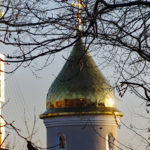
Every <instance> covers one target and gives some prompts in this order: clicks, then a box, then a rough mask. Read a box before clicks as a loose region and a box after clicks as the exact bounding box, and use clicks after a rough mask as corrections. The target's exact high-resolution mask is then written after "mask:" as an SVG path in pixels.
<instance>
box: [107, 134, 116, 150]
mask: <svg viewBox="0 0 150 150" xmlns="http://www.w3.org/2000/svg"><path fill="white" fill-rule="evenodd" d="M114 141H115V138H114V137H113V134H112V133H109V134H108V135H107V136H106V150H114Z"/></svg>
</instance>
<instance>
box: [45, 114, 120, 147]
mask: <svg viewBox="0 0 150 150" xmlns="http://www.w3.org/2000/svg"><path fill="white" fill-rule="evenodd" d="M116 122H117V124H118V123H119V118H118V119H117V120H116V118H115V117H114V116H113V115H105V116H94V115H90V116H68V117H55V118H47V119H45V120H44V123H45V125H46V128H47V148H48V150H50V149H51V150H110V148H109V146H108V145H109V144H108V135H109V134H110V133H111V135H113V137H114V139H115V140H114V142H113V147H114V150H116V149H117V146H116V145H117V127H118V126H117V124H116ZM61 135H63V136H64V137H65V148H62V149H61V148H60V145H59V144H60V141H59V140H60V139H59V138H60V136H61ZM52 147H53V148H52Z"/></svg>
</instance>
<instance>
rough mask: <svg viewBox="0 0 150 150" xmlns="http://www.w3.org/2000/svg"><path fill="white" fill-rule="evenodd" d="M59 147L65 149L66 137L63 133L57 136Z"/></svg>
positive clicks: (61, 149)
mask: <svg viewBox="0 0 150 150" xmlns="http://www.w3.org/2000/svg"><path fill="white" fill-rule="evenodd" d="M59 149H60V150H65V149H66V138H65V136H64V135H60V136H59Z"/></svg>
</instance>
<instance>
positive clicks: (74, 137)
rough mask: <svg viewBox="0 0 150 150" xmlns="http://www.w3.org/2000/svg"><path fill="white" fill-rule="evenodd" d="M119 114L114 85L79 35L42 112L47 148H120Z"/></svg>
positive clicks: (80, 149) (52, 149) (54, 149)
mask: <svg viewBox="0 0 150 150" xmlns="http://www.w3.org/2000/svg"><path fill="white" fill-rule="evenodd" d="M120 117H122V113H121V112H120V111H119V110H117V109H116V99H115V96H114V94H113V91H112V89H111V86H110V85H109V84H108V82H107V81H106V79H105V77H104V76H103V74H102V73H101V72H100V71H99V69H98V67H97V66H96V64H95V62H94V60H93V59H92V57H91V56H90V54H89V53H88V50H87V49H86V48H85V45H84V43H83V42H82V39H81V38H78V40H77V42H76V43H75V45H74V47H73V50H72V52H71V54H70V56H69V58H68V59H67V61H66V63H65V65H64V67H63V68H62V70H61V72H60V73H59V75H58V76H57V77H56V79H55V81H54V82H53V83H52V85H51V86H50V88H49V90H48V93H47V101H46V111H45V112H44V113H43V114H41V115H40V118H41V119H43V120H44V124H45V126H46V129H47V149H48V150H117V147H118V146H117V141H118V139H117V128H118V125H119V120H120Z"/></svg>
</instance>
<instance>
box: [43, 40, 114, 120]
mask: <svg viewBox="0 0 150 150" xmlns="http://www.w3.org/2000/svg"><path fill="white" fill-rule="evenodd" d="M108 98H112V99H114V102H115V97H114V95H113V93H112V91H111V88H110V86H109V84H108V83H107V81H106V80H105V78H104V76H103V74H102V73H101V72H100V71H99V70H98V68H97V66H96V65H95V62H94V61H93V59H92V57H91V56H90V54H89V53H88V52H87V51H86V50H85V46H84V44H83V43H82V40H81V39H80V40H78V41H77V42H76V44H75V46H74V47H73V50H72V52H71V55H70V56H69V58H68V59H67V61H66V63H65V65H64V67H63V68H62V70H61V72H60V73H59V75H58V76H57V78H56V79H55V81H54V82H53V83H52V85H51V87H50V88H49V91H48V94H47V113H46V114H48V113H52V114H53V113H57V111H58V112H59V113H60V112H65V111H66V110H67V109H68V108H71V109H70V110H71V111H72V112H76V111H77V108H78V109H79V108H83V107H84V109H83V110H84V111H85V109H86V108H87V111H88V110H91V108H92V111H93V108H94V109H95V111H97V110H96V109H97V108H98V107H99V108H100V107H103V108H104V107H105V101H106V99H108ZM75 101H77V102H76V103H79V106H78V105H77V104H76V105H75V106H74V102H75ZM57 102H60V103H59V104H58V105H57ZM62 102H65V103H62ZM68 102H69V105H67V104H66V103H68ZM70 103H71V105H72V106H70ZM77 106H78V107H77ZM114 107H115V104H114ZM89 108H90V109H89ZM67 112H68V113H69V112H70V111H67ZM41 118H42V117H41Z"/></svg>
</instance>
